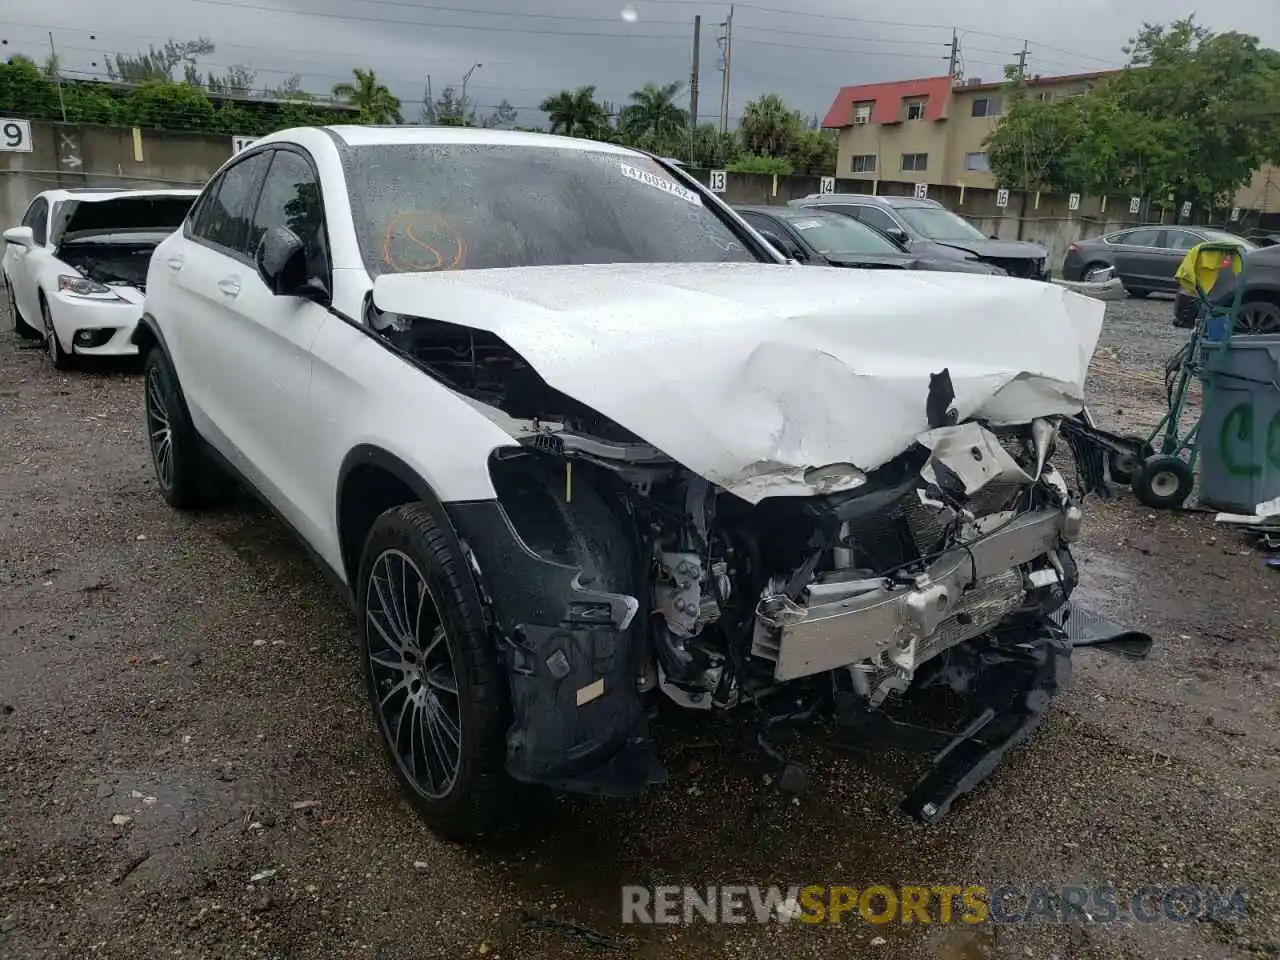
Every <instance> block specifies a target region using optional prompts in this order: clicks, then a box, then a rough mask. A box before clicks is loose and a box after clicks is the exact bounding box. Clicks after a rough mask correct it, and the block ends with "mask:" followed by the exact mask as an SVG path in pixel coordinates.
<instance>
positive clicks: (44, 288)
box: [0, 188, 199, 356]
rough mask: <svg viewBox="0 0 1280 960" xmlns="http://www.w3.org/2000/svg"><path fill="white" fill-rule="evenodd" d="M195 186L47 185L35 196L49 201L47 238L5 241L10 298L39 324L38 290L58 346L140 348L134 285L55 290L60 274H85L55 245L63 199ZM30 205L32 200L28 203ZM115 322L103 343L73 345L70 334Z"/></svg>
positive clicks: (111, 351) (91, 351)
mask: <svg viewBox="0 0 1280 960" xmlns="http://www.w3.org/2000/svg"><path fill="white" fill-rule="evenodd" d="M198 193H199V191H198V190H192V189H179V188H173V189H170V188H165V189H146V190H103V191H100V192H95V191H80V190H77V191H71V190H46V191H43V192H42V193H40V194H37V195H36V197H33V198H32V202H33V203H34V202H35V200H36V199H37V198H39V197H43V198H44V199H45V201H46V202H47V203H48V204H49V214H48V220H47V226H46V230H47V236H46V240H47V242H46V243H44V244H37V245H35V246H33V247H31V248H29V249H28V248H24V247H20V246H18V245H16V244H12V243H6V244H5V251H4V256H3V260H2V261H0V262H2V264H3V271H4V276H5V283H6V284H7V285H8V286H9V287H10V288H11V289H12V291H13V295H14V302H15V303H16V304H17V305H18V309H19V310H21V312H22V315H23V317H25V318H26V320H27V322H28V323H29V324H30V325H31V326H33V327H35V328H36V329H37V330H38V329H40V327H41V324H42V321H41V309H40V299H41V294H42V293H43V295H44V300H45V301H46V302H47V303H48V305H49V318H50V320H51V321H52V325H53V331H54V335H55V336H56V337H57V338H58V343H59V344H60V345H61V347H62V349H63V350H64V351H65V352H66V353H69V354H76V355H84V356H130V355H134V354H136V353H137V352H138V348H137V347H136V346H134V344H133V343H132V341H131V337H132V335H133V331H134V328H135V327H136V326H137V323H138V319H139V318H140V317H141V316H142V309H143V300H144V297H143V293H142V291H141V290H139V289H137V288H136V287H133V286H128V285H125V284H113V285H112V286H111V289H112V291H113V292H114V296H112V295H107V294H102V295H91V296H77V295H75V294H72V293H69V292H67V291H63V290H59V286H58V278H59V277H63V276H73V277H80V276H83V275H82V274H81V272H80V271H79V270H77V269H76V268H75V267H73V266H71V265H70V264H67V263H64V262H63V261H62V260H60V259H58V257H57V256H56V253H55V251H56V250H57V247H58V243H59V242H60V240H61V236H60V231H59V229H58V228H59V226H60V225H61V224H60V217H59V214H60V213H61V212H62V209H63V205H64V204H66V203H70V202H74V203H76V204H84V203H101V202H106V201H111V200H121V199H129V198H135V197H174V196H177V197H190V198H192V199H194V198H195V197H196V195H197V194H198ZM28 206H30V205H28ZM108 327H114V328H115V332H114V333H113V334H112V335H111V337H110V339H108V340H107V341H106V342H105V343H103V344H100V345H99V346H96V347H84V346H77V345H76V344H75V342H74V340H73V338H74V336H75V333H76V331H77V330H83V329H86V328H95V329H99V328H108Z"/></svg>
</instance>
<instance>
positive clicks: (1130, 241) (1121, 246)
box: [1062, 224, 1280, 335]
mask: <svg viewBox="0 0 1280 960" xmlns="http://www.w3.org/2000/svg"><path fill="white" fill-rule="evenodd" d="M1251 236H1252V238H1246V237H1242V236H1239V235H1237V234H1234V233H1229V232H1227V231H1224V230H1216V229H1213V228H1210V227H1184V226H1176V225H1162V224H1151V225H1146V226H1137V227H1129V228H1126V229H1124V230H1117V231H1115V232H1113V233H1108V234H1105V235H1104V236H1100V237H1094V238H1092V239H1089V240H1080V241H1077V242H1075V243H1072V244H1071V245H1070V246H1068V248H1067V255H1066V257H1065V259H1064V260H1063V264H1062V273H1063V276H1064V277H1065V278H1066V279H1068V280H1088V279H1089V278H1090V277H1091V276H1092V275H1094V274H1096V273H1098V272H1101V271H1104V270H1111V271H1114V273H1115V275H1116V276H1117V277H1119V278H1120V280H1121V282H1122V283H1123V284H1124V287H1125V290H1126V292H1127V293H1128V294H1129V296H1131V297H1146V296H1149V295H1150V294H1152V293H1172V294H1174V305H1173V324H1174V326H1177V327H1191V326H1194V325H1195V322H1196V317H1197V315H1198V314H1199V311H1200V304H1199V301H1198V300H1197V298H1196V297H1195V296H1192V295H1190V294H1188V293H1186V292H1185V291H1183V290H1182V289H1181V288H1180V287H1179V285H1178V282H1177V280H1176V279H1175V274H1176V273H1177V270H1178V265H1179V264H1181V263H1182V260H1183V258H1184V257H1185V256H1186V255H1187V251H1189V250H1191V249H1192V248H1193V247H1195V246H1197V245H1199V244H1201V243H1228V244H1234V245H1235V246H1237V247H1239V248H1240V249H1241V251H1243V253H1244V263H1245V270H1244V275H1243V277H1242V279H1241V281H1240V282H1242V283H1244V284H1245V289H1244V291H1243V294H1242V305H1241V311H1240V315H1239V317H1238V318H1237V321H1236V327H1235V329H1236V332H1238V333H1242V334H1245V335H1249V334H1263V333H1280V252H1277V251H1278V250H1280V248H1277V247H1276V246H1275V245H1274V244H1273V243H1271V242H1270V239H1269V236H1268V235H1267V234H1266V233H1265V232H1263V233H1257V232H1255V233H1254V234H1252V235H1251ZM1234 290H1235V287H1234V285H1233V284H1229V285H1223V286H1220V287H1218V288H1216V289H1215V290H1214V291H1213V299H1214V300H1215V301H1216V302H1224V303H1225V302H1227V300H1226V299H1225V298H1229V297H1230V296H1231V295H1232V294H1233V293H1234Z"/></svg>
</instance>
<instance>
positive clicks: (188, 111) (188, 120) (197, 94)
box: [121, 80, 213, 130]
mask: <svg viewBox="0 0 1280 960" xmlns="http://www.w3.org/2000/svg"><path fill="white" fill-rule="evenodd" d="M121 113H122V117H121V119H123V120H124V122H125V123H128V124H132V125H133V126H138V127H153V128H155V129H158V130H209V129H210V128H211V127H212V125H213V104H212V103H211V102H210V100H209V97H208V95H207V94H206V93H205V92H204V90H202V89H201V88H200V87H195V86H192V85H191V84H189V83H174V82H173V81H171V80H148V81H147V82H146V83H143V84H142V85H141V86H139V87H138V88H137V89H135V90H131V91H130V92H129V96H128V97H127V98H126V99H125V102H124V107H123V110H122V111H121Z"/></svg>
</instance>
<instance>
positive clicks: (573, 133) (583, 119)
mask: <svg viewBox="0 0 1280 960" xmlns="http://www.w3.org/2000/svg"><path fill="white" fill-rule="evenodd" d="M538 109H539V110H541V111H542V112H543V113H545V114H546V115H547V118H548V119H549V120H550V121H551V132H552V133H563V134H566V135H567V136H570V137H594V136H596V135H597V134H599V133H602V132H604V131H605V130H606V129H607V128H608V126H609V120H608V116H607V115H606V113H605V110H604V108H603V107H602V106H601V105H600V104H599V103H597V102H596V88H595V86H594V85H588V86H584V87H578V89H577V90H561V91H560V92H559V93H556V94H553V95H551V96H549V97H547V98H546V99H545V100H543V101H542V103H541V104H539V106H538Z"/></svg>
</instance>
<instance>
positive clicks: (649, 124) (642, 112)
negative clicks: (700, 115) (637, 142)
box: [618, 81, 689, 139]
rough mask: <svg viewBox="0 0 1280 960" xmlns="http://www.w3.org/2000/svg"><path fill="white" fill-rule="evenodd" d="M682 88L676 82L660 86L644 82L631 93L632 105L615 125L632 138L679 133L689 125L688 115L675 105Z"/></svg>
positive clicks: (624, 110)
mask: <svg viewBox="0 0 1280 960" xmlns="http://www.w3.org/2000/svg"><path fill="white" fill-rule="evenodd" d="M683 87H684V84H682V83H680V82H678V81H677V82H675V83H668V84H665V85H664V86H661V87H660V86H658V85H657V84H654V83H646V84H645V85H644V87H643V88H642V89H640V90H636V91H635V92H633V93H632V94H631V105H630V106H628V107H625V108H624V109H623V111H622V116H621V117H620V118H619V122H618V125H619V126H620V127H621V128H622V131H623V132H624V133H625V134H626V135H627V136H629V137H632V138H635V139H639V138H640V137H644V136H651V137H653V138H654V139H660V138H663V137H669V136H671V135H673V134H677V133H680V132H681V131H683V130H684V129H685V127H686V126H687V125H688V123H689V112H688V111H687V110H682V109H680V108H679V107H677V106H676V105H675V98H676V94H678V93H679V92H680V91H681V89H682V88H683Z"/></svg>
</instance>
